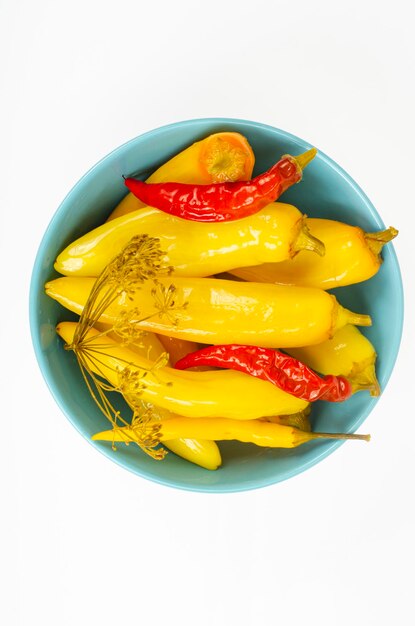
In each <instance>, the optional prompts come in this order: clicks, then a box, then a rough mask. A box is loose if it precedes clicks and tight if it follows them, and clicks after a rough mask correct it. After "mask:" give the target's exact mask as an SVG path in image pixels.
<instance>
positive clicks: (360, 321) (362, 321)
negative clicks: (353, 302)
mask: <svg viewBox="0 0 415 626" xmlns="http://www.w3.org/2000/svg"><path fill="white" fill-rule="evenodd" d="M345 312H346V314H347V323H348V324H354V325H355V326H372V318H371V317H370V315H363V314H361V313H354V312H353V311H349V310H348V309H345Z"/></svg>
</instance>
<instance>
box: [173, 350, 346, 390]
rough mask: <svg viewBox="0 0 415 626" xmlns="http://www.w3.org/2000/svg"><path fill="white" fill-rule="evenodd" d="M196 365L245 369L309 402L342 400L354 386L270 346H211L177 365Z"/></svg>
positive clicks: (182, 366)
mask: <svg viewBox="0 0 415 626" xmlns="http://www.w3.org/2000/svg"><path fill="white" fill-rule="evenodd" d="M197 365H211V366H213V367H222V368H225V369H228V368H229V369H233V370H236V371H238V372H245V374H250V375H251V376H255V377H256V378H260V379H261V380H267V381H269V382H270V383H272V384H273V385H276V386H277V387H279V388H280V389H283V390H284V391H286V392H287V393H291V394H292V395H293V396H295V397H296V398H302V399H303V400H307V402H315V401H316V400H326V401H328V402H342V401H343V400H347V398H348V397H349V396H350V395H351V393H352V387H351V385H350V383H349V382H348V381H347V379H346V378H344V377H343V376H333V375H328V376H325V377H324V378H321V377H320V376H318V375H317V374H316V373H315V372H313V370H311V369H310V368H309V367H307V365H305V364H304V363H302V362H301V361H299V360H298V359H295V358H293V357H290V356H288V355H287V354H284V353H283V352H279V351H278V350H271V349H269V348H268V349H267V348H260V347H258V346H244V345H239V344H230V345H226V346H209V347H207V348H202V349H200V350H198V351H197V352H193V353H191V354H188V355H187V356H185V357H183V358H182V359H180V361H178V362H177V363H176V365H175V368H176V369H179V370H183V369H188V368H190V367H194V366H197Z"/></svg>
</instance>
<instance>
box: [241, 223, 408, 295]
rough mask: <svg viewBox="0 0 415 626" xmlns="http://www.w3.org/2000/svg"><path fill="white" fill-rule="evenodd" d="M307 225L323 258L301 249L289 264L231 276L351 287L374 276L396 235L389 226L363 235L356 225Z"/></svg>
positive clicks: (268, 265)
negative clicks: (318, 245) (317, 241)
mask: <svg viewBox="0 0 415 626" xmlns="http://www.w3.org/2000/svg"><path fill="white" fill-rule="evenodd" d="M306 225H307V226H308V228H309V230H310V233H311V234H312V235H314V237H317V238H318V239H319V240H321V241H322V242H323V243H324V246H325V250H326V252H325V255H324V257H323V256H322V257H319V256H317V255H315V254H310V253H309V252H308V251H307V250H304V251H302V252H300V253H299V254H298V255H297V256H296V257H295V258H293V259H292V260H290V261H284V262H282V263H265V264H261V265H257V266H253V267H242V266H240V267H239V268H237V269H233V270H232V274H234V275H235V276H238V277H239V278H243V279H244V280H252V281H257V282H266V283H275V284H278V285H298V286H302V287H319V288H321V289H332V288H333V287H342V286H345V285H352V284H354V283H359V282H361V281H364V280H368V279H369V278H371V277H372V276H374V275H375V274H376V273H377V271H378V270H379V268H380V266H381V264H382V258H381V255H380V253H381V251H382V248H383V246H384V245H385V244H386V243H388V242H389V241H391V240H392V239H393V238H394V237H396V235H397V234H398V231H397V230H396V229H395V228H393V227H392V226H391V227H390V228H388V229H387V230H382V231H379V232H375V233H365V232H364V231H363V230H362V229H361V228H358V227H357V226H349V225H348V224H343V223H342V222H337V221H335V220H326V219H314V218H307V220H306Z"/></svg>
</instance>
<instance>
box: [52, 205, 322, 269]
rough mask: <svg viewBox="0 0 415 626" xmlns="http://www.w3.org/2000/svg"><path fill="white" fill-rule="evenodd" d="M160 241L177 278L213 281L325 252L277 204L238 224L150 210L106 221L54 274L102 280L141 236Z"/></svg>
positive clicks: (290, 209)
mask: <svg viewBox="0 0 415 626" xmlns="http://www.w3.org/2000/svg"><path fill="white" fill-rule="evenodd" d="M144 234H146V235H149V236H150V237H156V238H157V239H159V241H160V247H161V249H162V250H163V252H165V262H166V264H167V265H172V266H173V267H174V274H175V275H176V276H211V275H213V274H218V273H221V272H226V271H227V270H230V269H232V268H234V267H242V266H245V265H252V264H254V263H262V262H267V261H278V262H280V261H284V260H285V259H290V258H292V257H294V256H295V255H296V254H297V253H298V252H299V251H300V250H304V249H309V250H313V251H315V252H317V253H318V254H323V253H324V246H323V244H321V242H319V241H318V240H316V239H315V238H313V237H311V236H310V234H309V233H308V229H307V227H306V226H305V218H304V216H303V215H302V214H301V213H300V211H299V210H298V209H296V208H295V207H294V206H292V205H289V204H281V203H272V204H269V205H268V206H266V207H265V208H264V209H262V211H260V212H259V213H256V214H255V215H253V216H251V217H249V218H245V219H241V220H239V221H237V222H221V223H215V224H201V223H199V222H190V221H187V220H181V219H179V218H178V217H174V216H171V215H166V214H165V213H162V212H161V211H158V210H157V209H153V208H150V207H147V208H145V209H140V210H138V211H136V212H134V213H129V214H128V215H125V216H124V217H120V218H118V219H117V220H112V221H111V222H107V223H106V224H103V225H102V226H99V227H98V228H95V229H94V230H92V231H90V232H89V233H87V234H86V235H84V236H83V237H80V238H79V239H77V240H76V241H74V242H73V243H71V244H70V245H69V246H67V247H66V248H65V249H64V250H63V251H62V252H61V253H60V254H59V256H58V258H57V260H56V262H55V269H56V271H57V272H59V273H60V274H64V275H65V276H98V275H99V274H100V273H101V271H102V270H103V269H104V267H105V266H106V265H107V264H108V263H109V262H110V261H111V260H112V259H113V257H115V256H116V255H117V254H118V253H119V252H120V250H121V249H122V248H123V247H124V246H125V245H127V244H128V242H129V241H130V240H131V238H132V237H134V236H136V235H144Z"/></svg>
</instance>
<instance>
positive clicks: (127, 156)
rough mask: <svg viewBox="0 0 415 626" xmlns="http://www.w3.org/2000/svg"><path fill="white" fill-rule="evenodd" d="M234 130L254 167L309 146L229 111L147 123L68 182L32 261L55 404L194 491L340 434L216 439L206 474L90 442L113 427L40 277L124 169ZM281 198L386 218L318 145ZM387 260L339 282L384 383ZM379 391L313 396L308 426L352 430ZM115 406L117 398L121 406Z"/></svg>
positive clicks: (397, 326) (253, 480)
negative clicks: (367, 321)
mask: <svg viewBox="0 0 415 626" xmlns="http://www.w3.org/2000/svg"><path fill="white" fill-rule="evenodd" d="M226 130H229V131H238V132H241V133H242V134H244V135H245V136H246V137H247V139H248V141H249V142H250V144H251V146H252V148H253V150H254V152H255V155H256V165H255V173H259V172H262V171H264V170H265V169H266V168H268V167H269V166H271V165H272V164H273V163H274V162H275V161H277V160H278V159H279V158H280V156H281V155H282V154H285V153H290V154H294V155H295V154H299V153H300V152H303V151H304V150H306V149H308V148H309V147H311V146H310V144H308V143H307V142H305V141H303V140H301V139H299V138H297V137H294V136H292V135H290V134H288V133H285V132H283V131H281V130H278V129H276V128H272V127H270V126H266V125H263V124H258V123H255V122H249V121H243V120H232V119H221V118H214V119H202V120H191V121H187V122H180V123H177V124H172V125H169V126H165V127H162V128H159V129H157V130H154V131H151V132H149V133H146V134H144V135H141V136H140V137H137V138H136V139H133V140H132V141H130V142H128V143H127V144H125V145H123V146H121V147H120V148H118V149H116V150H115V151H114V152H112V153H111V154H109V155H108V156H107V157H105V158H104V159H103V160H102V161H100V162H99V163H98V164H97V165H96V166H95V167H93V168H92V169H91V170H90V171H89V172H88V173H87V174H86V175H85V176H84V177H83V178H82V179H81V180H80V181H79V182H78V183H77V184H76V185H75V187H74V188H73V189H72V191H71V192H70V193H69V194H68V196H67V197H66V198H65V200H64V201H63V202H62V204H61V206H60V207H59V209H58V210H57V212H56V214H55V216H54V218H53V219H52V221H51V223H50V225H49V227H48V229H47V231H46V233H45V235H44V238H43V240H42V242H41V245H40V248H39V252H38V255H37V258H36V262H35V265H34V270H33V276H32V284H31V293H30V318H31V320H30V321H31V330H32V338H33V343H34V348H35V352H36V355H37V358H38V362H39V365H40V368H41V370H42V373H43V375H44V378H45V380H46V382H47V384H48V386H49V388H50V390H51V392H52V394H53V395H54V397H55V399H56V401H57V403H58V404H59V406H60V407H61V409H62V410H63V412H64V413H65V414H66V415H67V417H68V418H69V420H70V421H71V422H72V424H73V425H74V426H75V427H76V428H77V429H78V430H79V432H80V433H81V434H82V435H83V436H84V437H86V438H87V439H88V441H90V443H91V444H92V445H93V446H94V447H96V448H98V449H99V450H100V451H101V452H103V453H104V454H105V455H107V456H108V457H110V458H111V459H112V460H113V461H115V462H117V463H119V464H120V465H122V466H124V467H126V468H128V469H129V470H131V471H133V472H135V473H137V474H139V475H141V476H144V477H146V478H148V479H151V480H154V481H156V482H160V483H164V484H167V485H171V486H174V487H180V488H184V489H190V490H197V491H212V492H227V491H240V490H246V489H253V488H257V487H262V486H266V485H268V484H272V483H276V482H278V481H280V480H284V479H286V478H289V477H290V476H293V475H295V474H298V473H299V472H301V471H303V470H305V469H307V468H308V467H310V466H312V465H314V464H315V463H317V462H318V461H320V460H322V459H323V458H324V457H326V456H327V455H328V454H330V453H331V452H333V451H334V450H335V449H336V448H337V447H338V446H339V445H341V442H336V441H331V442H324V441H321V442H313V443H310V444H306V445H304V446H302V447H300V448H297V449H295V450H271V449H262V448H258V447H256V446H254V445H248V444H239V443H236V442H235V443H233V442H226V443H222V444H220V448H221V451H222V455H223V466H222V467H221V469H220V470H218V471H216V472H210V471H207V470H204V469H201V468H199V467H197V466H195V465H193V464H190V463H188V462H186V461H184V460H182V459H181V458H179V457H177V456H175V455H174V454H173V453H170V454H168V455H167V457H166V459H165V460H164V461H162V462H156V461H154V460H153V459H151V458H149V457H148V456H146V455H145V454H144V453H142V452H141V451H140V450H139V449H138V448H137V447H136V446H133V445H130V446H128V447H127V446H125V445H121V444H120V445H119V447H118V449H117V451H116V452H114V451H113V450H112V449H111V445H110V444H107V443H101V442H92V441H91V439H90V437H91V435H92V434H93V433H95V432H98V431H99V430H103V429H106V428H108V427H109V425H108V422H107V420H106V419H105V417H104V416H103V415H102V414H101V413H100V412H99V410H98V409H97V407H96V405H95V404H94V402H93V400H92V399H91V396H90V395H89V393H88V391H87V389H86V387H85V384H84V382H83V380H82V378H81V374H80V371H79V368H78V365H77V362H76V359H75V356H74V355H73V354H72V353H68V352H65V351H64V350H63V346H62V342H61V341H60V339H59V338H58V337H57V335H56V333H55V326H56V324H57V323H58V322H60V321H63V320H68V319H75V316H73V315H72V314H70V313H68V312H66V311H65V310H64V309H62V307H60V306H59V305H58V304H57V303H56V302H55V301H54V300H52V299H50V298H48V297H47V296H46V295H45V294H44V289H43V286H44V283H45V282H46V281H47V280H50V279H51V278H54V277H56V276H57V274H56V272H55V271H54V270H53V262H54V260H55V258H56V256H57V255H58V253H59V252H60V251H61V250H62V249H63V248H64V247H65V246H66V245H67V244H68V243H70V242H71V241H72V240H74V239H75V238H77V237H79V236H80V235H82V234H84V233H85V232H87V231H88V230H90V229H91V228H94V227H95V226H98V225H99V224H101V223H102V222H103V221H105V219H106V217H107V216H108V214H109V213H110V212H111V210H112V209H113V208H114V207H115V206H116V204H117V203H118V202H119V201H120V200H121V198H122V197H123V196H124V195H125V187H124V185H123V179H122V174H125V173H131V172H140V173H142V175H143V177H146V174H147V175H148V174H149V173H151V172H152V171H153V170H154V169H156V168H157V167H158V166H159V165H160V164H162V163H163V162H165V161H166V160H167V159H169V158H170V157H171V156H173V155H174V154H176V153H177V152H179V151H180V150H182V149H183V148H185V147H186V146H188V145H189V144H191V143H192V142H194V141H196V140H198V139H200V138H203V137H205V136H207V135H209V134H210V133H213V132H219V131H226ZM283 200H284V202H288V203H292V204H294V205H296V206H297V207H298V208H299V209H300V210H301V211H303V212H305V213H307V215H309V216H312V217H327V218H331V219H338V220H340V221H344V222H347V223H350V224H353V225H357V226H360V227H362V228H363V229H364V230H366V231H376V230H380V229H382V228H384V224H383V222H382V220H381V218H380V216H379V215H378V213H377V212H376V210H375V208H374V207H373V205H372V204H371V203H370V201H369V200H368V198H367V197H366V196H365V194H364V193H363V192H362V191H361V189H360V188H359V187H358V186H357V184H356V183H355V182H354V181H353V180H352V179H351V178H350V177H349V176H348V175H347V174H346V173H345V172H344V171H343V170H342V169H341V168H340V167H339V166H337V165H336V164H335V163H334V162H333V161H332V160H331V159H329V158H328V157H326V156H325V155H324V154H322V153H319V154H318V155H317V157H316V158H315V159H314V161H313V162H312V163H311V165H310V166H309V167H308V168H307V170H306V171H305V175H304V179H303V181H302V182H301V183H300V184H298V185H295V186H294V187H292V188H291V189H289V190H288V191H287V192H286V193H285V194H284V196H283ZM383 258H384V263H383V265H382V267H381V269H380V271H379V272H378V274H377V275H376V276H375V277H374V278H372V279H371V280H369V281H366V282H365V283H361V284H358V285H353V286H351V287H343V288H339V289H337V290H336V297H337V298H338V299H339V301H340V302H341V303H342V304H343V305H345V306H347V307H348V308H350V309H352V310H355V311H357V312H362V313H369V314H370V315H371V316H372V319H373V326H372V327H371V328H368V329H363V332H364V333H365V334H366V335H367V337H368V338H369V339H370V340H371V341H372V343H373V344H374V346H375V348H376V351H377V353H378V365H377V372H378V378H379V382H380V384H381V387H382V389H384V388H385V385H386V383H387V381H388V379H389V376H390V374H391V372H392V369H393V365H394V363H395V359H396V356H397V353H398V348H399V343H400V338H401V333H402V316H403V295H402V282H401V277H400V272H399V266H398V262H397V259H396V256H395V253H394V250H393V246H392V245H391V244H389V245H388V246H386V248H385V250H384V252H383ZM377 401H378V399H375V398H371V397H370V395H369V393H367V392H361V393H358V394H356V395H355V396H354V397H352V398H351V399H349V400H348V401H347V402H346V403H343V404H341V405H335V404H330V403H323V402H320V403H317V404H316V405H315V407H314V409H313V428H314V430H320V431H325V430H327V431H331V432H334V431H345V432H352V431H354V430H356V429H357V428H358V427H359V426H360V425H361V424H362V422H363V421H364V419H365V418H366V417H367V415H368V414H369V413H370V411H371V410H372V409H373V407H374V405H375V404H376V402H377ZM120 406H121V405H120Z"/></svg>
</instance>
